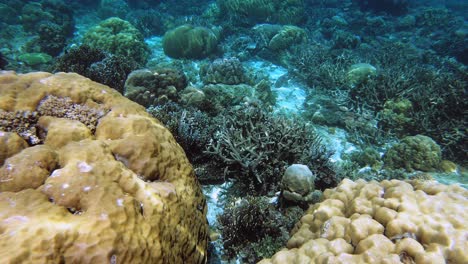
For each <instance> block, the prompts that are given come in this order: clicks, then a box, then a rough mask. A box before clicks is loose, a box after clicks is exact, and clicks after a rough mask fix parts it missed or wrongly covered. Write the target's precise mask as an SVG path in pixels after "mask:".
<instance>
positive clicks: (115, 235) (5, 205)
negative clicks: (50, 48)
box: [0, 72, 208, 263]
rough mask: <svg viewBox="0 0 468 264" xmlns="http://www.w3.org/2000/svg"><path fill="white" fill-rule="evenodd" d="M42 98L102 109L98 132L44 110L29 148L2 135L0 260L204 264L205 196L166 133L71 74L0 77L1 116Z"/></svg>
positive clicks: (135, 108) (138, 109) (118, 98)
mask: <svg viewBox="0 0 468 264" xmlns="http://www.w3.org/2000/svg"><path fill="white" fill-rule="evenodd" d="M45 98H46V99H47V98H69V99H63V100H64V101H61V102H62V103H63V102H65V103H64V104H62V105H61V106H60V104H58V107H68V106H70V104H68V103H67V102H69V101H68V100H70V102H73V104H74V105H75V106H76V105H80V106H81V107H75V110H77V109H83V108H86V107H89V108H91V109H98V108H99V109H106V110H108V111H106V112H104V113H103V116H101V117H99V122H98V124H97V126H96V128H95V131H93V129H90V128H89V127H88V126H87V125H86V122H84V123H85V124H84V123H83V120H80V119H69V118H68V116H66V115H65V116H61V117H56V116H55V117H54V116H48V115H45V113H46V112H44V113H43V114H44V115H42V116H39V120H38V122H37V124H36V126H37V127H38V130H39V131H41V132H40V133H39V135H38V137H40V138H41V140H42V142H43V144H38V145H34V146H32V147H28V145H27V144H26V143H25V141H24V140H23V139H21V138H20V137H18V136H16V133H14V132H2V131H0V158H1V159H2V160H1V161H2V163H3V165H2V167H1V168H0V248H2V250H1V252H0V260H1V261H0V262H2V263H32V262H34V263H38V262H40V263H46V262H47V263H130V262H132V263H204V262H206V254H207V243H208V228H207V221H206V211H207V208H206V203H205V199H204V196H203V194H202V192H201V189H200V186H199V184H198V182H197V180H196V178H195V175H194V173H193V169H192V167H191V165H190V163H189V162H188V160H187V158H186V156H185V154H184V152H183V150H182V148H181V147H180V146H179V145H178V144H177V143H176V141H175V140H174V138H173V136H172V135H171V133H170V132H169V131H168V130H167V129H166V128H164V127H163V126H162V125H161V123H160V122H159V121H157V120H156V119H154V118H152V117H151V116H150V115H149V114H148V113H146V111H145V109H144V108H143V107H142V106H139V105H138V104H136V103H134V102H131V101H130V100H128V99H126V98H125V97H123V96H122V95H121V94H119V93H118V92H117V91H115V90H113V89H111V88H109V87H107V86H104V85H101V84H98V83H95V82H92V81H91V80H89V79H86V78H84V77H82V76H79V75H77V74H71V73H58V74H50V73H43V72H42V73H28V74H22V75H17V74H16V73H14V72H2V73H1V74H0V109H1V110H3V111H5V113H8V112H18V111H23V112H26V111H29V112H39V110H38V105H39V103H40V102H41V101H43V100H44V99H45ZM57 110H60V109H57ZM62 110H63V109H62ZM66 112H67V111H65V113H66ZM90 118H91V119H93V118H95V116H90Z"/></svg>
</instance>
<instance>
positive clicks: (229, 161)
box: [207, 106, 336, 194]
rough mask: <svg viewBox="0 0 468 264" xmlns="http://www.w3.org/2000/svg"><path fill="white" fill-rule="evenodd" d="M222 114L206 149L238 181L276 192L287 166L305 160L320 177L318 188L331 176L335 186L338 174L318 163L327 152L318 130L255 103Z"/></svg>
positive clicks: (258, 190)
mask: <svg viewBox="0 0 468 264" xmlns="http://www.w3.org/2000/svg"><path fill="white" fill-rule="evenodd" d="M223 116H224V117H223V119H224V120H223V122H222V125H221V126H220V127H219V129H218V131H217V132H216V133H215V136H214V137H213V141H212V142H211V144H210V145H209V147H208V151H207V152H208V153H210V154H212V155H213V157H214V158H216V159H217V160H219V161H220V162H221V163H222V164H223V165H224V166H225V172H226V173H227V176H230V177H235V179H237V180H238V182H239V184H242V185H244V186H245V187H246V188H248V189H250V190H251V191H254V192H255V193H257V194H266V193H269V192H276V191H278V185H279V183H280V178H281V176H282V174H283V172H284V170H285V169H286V167H287V166H289V165H290V164H294V163H303V164H307V165H309V166H311V168H312V170H313V171H314V172H316V174H317V177H318V178H320V181H321V183H320V185H319V186H320V187H319V188H322V187H324V185H322V183H323V182H322V181H328V179H330V184H332V185H333V181H332V180H331V179H334V178H335V176H336V175H335V174H334V173H333V171H332V170H328V169H325V167H327V166H326V163H324V162H322V161H321V162H317V161H320V160H321V158H324V157H326V158H324V159H325V160H326V159H327V154H326V152H325V151H324V150H323V149H322V148H323V147H322V146H321V143H320V140H319V138H318V137H317V135H316V134H315V132H314V131H313V130H311V128H310V127H308V126H307V125H305V124H304V123H301V122H299V120H289V119H286V118H284V117H280V116H272V115H269V113H268V112H267V111H265V110H262V109H261V108H259V107H255V106H251V107H248V108H245V109H243V110H241V111H239V110H237V109H236V108H234V109H232V110H230V111H229V112H228V113H224V114H223ZM309 163H315V164H309ZM322 169H323V170H322ZM326 178H328V179H327V180H325V179H326Z"/></svg>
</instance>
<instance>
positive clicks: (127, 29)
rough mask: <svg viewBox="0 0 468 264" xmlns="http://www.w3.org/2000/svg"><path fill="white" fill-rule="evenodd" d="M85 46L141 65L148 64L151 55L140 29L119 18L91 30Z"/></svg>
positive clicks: (84, 39) (112, 18)
mask: <svg viewBox="0 0 468 264" xmlns="http://www.w3.org/2000/svg"><path fill="white" fill-rule="evenodd" d="M83 44H86V45H89V46H91V47H93V48H99V49H102V50H104V51H107V52H110V53H112V54H115V55H122V56H124V57H125V58H127V60H134V61H135V62H137V63H139V64H140V65H144V64H145V63H146V61H147V60H148V57H149V54H150V52H149V47H148V45H147V44H146V43H145V41H144V39H143V35H142V34H141V33H140V32H139V31H138V29H136V28H135V27H134V26H132V24H130V23H129V22H128V21H125V20H122V19H120V18H117V17H111V18H108V19H106V20H104V21H102V22H101V23H99V24H98V25H97V26H95V27H93V28H90V29H89V30H88V31H87V32H86V34H85V35H84V37H83Z"/></svg>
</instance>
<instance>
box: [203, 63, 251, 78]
mask: <svg viewBox="0 0 468 264" xmlns="http://www.w3.org/2000/svg"><path fill="white" fill-rule="evenodd" d="M200 77H201V79H202V81H203V83H205V84H218V83H223V84H240V83H246V82H247V80H248V78H247V76H246V73H245V69H244V67H243V66H242V63H241V62H240V61H239V59H238V58H235V57H234V58H222V59H216V60H214V61H213V62H212V63H210V64H205V65H203V66H202V67H201V68H200Z"/></svg>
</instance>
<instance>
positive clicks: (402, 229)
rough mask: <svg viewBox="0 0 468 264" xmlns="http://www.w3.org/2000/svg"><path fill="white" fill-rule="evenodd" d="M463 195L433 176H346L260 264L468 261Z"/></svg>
mask: <svg viewBox="0 0 468 264" xmlns="http://www.w3.org/2000/svg"><path fill="white" fill-rule="evenodd" d="M467 197H468V191H467V190H466V189H463V188H462V187H459V186H456V185H451V186H447V185H443V184H439V183H437V182H435V181H420V180H413V181H398V180H391V181H382V182H380V183H378V182H375V181H372V182H366V181H363V180H358V181H356V182H353V181H351V180H347V179H346V180H343V181H342V182H341V183H340V185H339V186H338V187H336V188H334V189H328V190H326V191H325V192H324V201H323V202H321V203H317V204H314V205H313V206H311V207H310V208H309V209H308V210H307V213H306V214H305V215H304V216H303V217H302V218H301V220H300V221H299V222H298V223H297V224H296V227H295V228H294V229H293V231H292V236H291V238H290V240H289V241H288V243H287V249H283V250H281V251H279V252H277V253H276V254H275V255H274V256H273V257H272V258H271V259H265V260H262V261H261V262H259V263H261V264H267V263H468V252H467V250H466V248H467V241H466V237H467V236H468V227H467V225H466V223H467V222H468V213H467V212H468V210H467V209H468V198H467Z"/></svg>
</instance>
